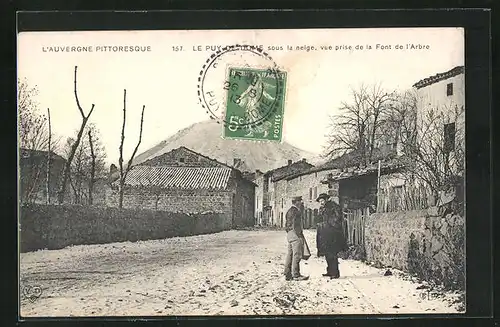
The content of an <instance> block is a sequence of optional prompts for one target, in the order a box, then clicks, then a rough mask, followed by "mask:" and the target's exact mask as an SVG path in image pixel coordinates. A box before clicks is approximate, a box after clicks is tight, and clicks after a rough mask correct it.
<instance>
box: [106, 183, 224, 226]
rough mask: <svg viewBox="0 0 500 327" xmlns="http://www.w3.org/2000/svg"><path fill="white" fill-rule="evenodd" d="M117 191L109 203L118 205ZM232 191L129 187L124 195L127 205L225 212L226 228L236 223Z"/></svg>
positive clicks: (130, 207) (160, 209)
mask: <svg viewBox="0 0 500 327" xmlns="http://www.w3.org/2000/svg"><path fill="white" fill-rule="evenodd" d="M118 198H119V194H118V191H117V190H112V189H109V190H108V194H107V201H106V202H107V205H108V206H110V207H118ZM231 201H232V193H231V192H225V191H206V190H194V191H188V190H168V191H165V190H157V191H155V190H151V189H145V188H130V187H127V188H126V189H125V192H124V196H123V207H124V208H127V209H148V210H159V211H168V212H176V213H177V212H179V213H203V212H216V213H220V214H222V216H223V217H225V218H224V219H223V221H224V224H223V227H224V228H231V225H232V209H231V206H232V203H231Z"/></svg>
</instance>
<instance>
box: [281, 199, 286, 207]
mask: <svg viewBox="0 0 500 327" xmlns="http://www.w3.org/2000/svg"><path fill="white" fill-rule="evenodd" d="M284 203H285V201H284V200H283V198H281V209H283V206H284Z"/></svg>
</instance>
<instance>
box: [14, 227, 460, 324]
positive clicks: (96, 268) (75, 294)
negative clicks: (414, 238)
mask: <svg viewBox="0 0 500 327" xmlns="http://www.w3.org/2000/svg"><path fill="white" fill-rule="evenodd" d="M305 234H306V238H307V240H308V244H309V246H310V248H311V252H312V253H313V256H312V257H311V258H310V259H309V260H308V261H302V263H301V269H302V271H301V272H302V274H304V275H310V279H309V280H308V281H300V282H287V281H285V279H284V276H283V275H282V271H283V263H284V257H285V252H286V241H285V233H284V232H283V231H269V230H254V231H226V232H222V233H217V234H211V235H200V236H192V237H185V238H171V239H165V240H154V241H146V242H137V243H130V242H126V243H113V244H103V245H83V246H74V247H69V248H66V249H62V250H51V251H47V250H43V251H36V252H31V253H23V254H21V265H20V269H21V270H20V271H21V316H23V317H28V316H129V315H133V316H153V315H160V316H161V315H239V314H243V315H266V314H280V315H281V314H377V313H387V314H394V313H395V314H398V313H399V314H403V313H452V312H457V309H456V307H457V304H456V303H453V302H454V300H455V299H456V297H457V294H445V295H436V294H434V293H432V292H431V293H429V291H428V290H426V289H417V287H419V286H421V284H419V283H416V282H412V281H410V280H408V278H405V276H404V275H403V274H401V273H399V272H397V271H394V270H391V271H392V272H393V274H392V275H391V276H384V275H383V273H384V272H385V271H386V270H385V269H377V268H374V267H371V266H368V265H366V264H363V263H361V262H359V261H352V260H341V261H340V270H341V275H342V276H341V278H340V279H337V280H330V279H328V278H326V277H323V276H321V274H322V273H323V272H325V266H326V264H325V262H324V259H323V258H316V257H315V253H316V251H315V239H314V238H315V234H314V231H306V232H305ZM35 286H38V287H41V290H42V291H41V295H40V296H39V297H38V298H36V299H34V298H33V299H31V300H30V299H28V298H26V296H25V295H26V294H29V289H30V287H31V288H32V287H35ZM455 302H456V301H455Z"/></svg>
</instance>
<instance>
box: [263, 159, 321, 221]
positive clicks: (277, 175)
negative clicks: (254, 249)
mask: <svg viewBox="0 0 500 327" xmlns="http://www.w3.org/2000/svg"><path fill="white" fill-rule="evenodd" d="M312 167H314V166H313V165H312V164H310V163H308V162H307V161H306V160H305V159H302V160H300V161H296V162H292V160H288V162H287V164H286V165H284V166H282V167H279V168H276V169H273V170H270V171H267V172H265V173H260V174H257V175H256V178H255V180H254V182H255V183H256V185H259V186H261V189H258V190H256V196H257V197H259V202H261V203H262V204H257V205H256V206H257V207H258V208H259V209H260V210H257V211H256V220H257V222H258V224H259V225H266V226H269V225H270V226H283V225H284V219H285V213H286V209H287V208H285V201H286V200H287V198H288V197H289V196H293V195H289V194H287V193H286V187H287V182H286V179H285V178H286V177H288V176H291V175H293V174H296V173H300V172H303V171H306V170H309V169H311V168H312Z"/></svg>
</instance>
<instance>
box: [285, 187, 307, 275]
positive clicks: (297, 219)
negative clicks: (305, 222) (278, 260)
mask: <svg viewBox="0 0 500 327" xmlns="http://www.w3.org/2000/svg"><path fill="white" fill-rule="evenodd" d="M302 205H303V204H302V197H300V196H296V197H294V198H292V206H291V208H290V209H288V211H287V213H286V222H285V230H286V238H287V241H288V253H287V255H286V261H285V272H284V273H285V277H286V280H307V279H309V277H307V276H302V275H301V274H300V260H301V259H302V255H303V253H304V233H303V230H302Z"/></svg>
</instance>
